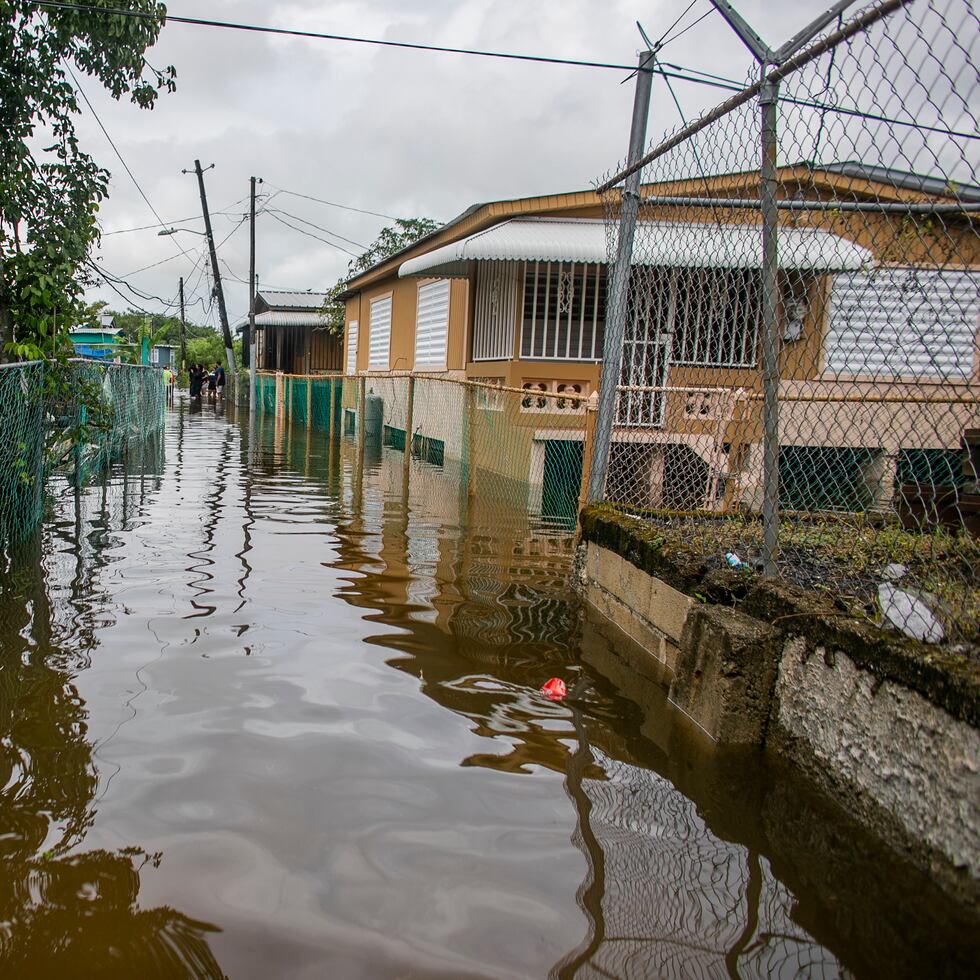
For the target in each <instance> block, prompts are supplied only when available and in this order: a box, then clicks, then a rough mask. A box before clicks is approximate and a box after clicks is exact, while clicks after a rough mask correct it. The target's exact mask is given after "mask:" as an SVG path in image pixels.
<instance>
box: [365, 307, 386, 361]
mask: <svg viewBox="0 0 980 980" xmlns="http://www.w3.org/2000/svg"><path fill="white" fill-rule="evenodd" d="M368 338H369V339H368V367H370V368H372V369H373V370H376V371H387V370H388V357H389V351H390V348H391V297H390V296H379V297H378V298H377V299H373V300H371V313H370V315H369V318H368Z"/></svg>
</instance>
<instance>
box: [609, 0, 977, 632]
mask: <svg viewBox="0 0 980 980" xmlns="http://www.w3.org/2000/svg"><path fill="white" fill-rule="evenodd" d="M978 28H980V21H978V18H977V12H976V10H975V9H974V6H973V5H972V4H971V3H969V2H967V0H945V2H944V0H906V2H901V0H889V2H882V3H876V4H873V5H871V6H870V7H868V8H866V9H865V10H863V11H859V12H858V13H856V14H855V15H853V16H852V17H849V18H848V20H847V21H844V20H843V19H841V20H840V21H839V22H838V24H837V25H832V26H831V28H830V29H829V30H828V31H827V33H826V34H825V35H823V36H822V37H819V38H818V39H817V40H816V41H813V42H812V43H811V44H810V45H809V46H807V47H806V48H805V49H803V50H802V51H801V52H800V53H799V54H797V55H795V56H794V57H792V58H790V59H789V61H787V62H784V63H782V64H780V65H778V66H776V67H772V66H769V67H768V76H766V77H765V78H764V81H763V82H761V83H759V82H757V81H756V82H750V85H749V87H748V88H747V90H746V92H745V93H744V94H742V95H736V96H733V97H732V99H731V100H730V101H729V103H728V105H727V106H726V107H725V109H724V111H713V112H711V113H708V114H706V115H705V116H704V117H702V120H701V121H699V122H698V123H693V124H690V125H685V126H684V127H683V129H681V130H678V131H677V132H675V133H674V134H673V135H672V136H670V137H669V138H667V139H666V140H665V141H664V142H662V143H660V144H658V145H657V146H655V147H654V148H653V149H652V150H650V151H649V152H648V153H646V154H645V155H644V156H643V157H642V158H641V160H640V161H636V162H637V163H641V164H642V165H641V166H639V167H632V168H630V167H623V168H617V173H616V174H615V175H614V176H613V178H612V179H607V180H604V181H603V182H602V183H601V185H600V191H601V192H602V194H603V198H604V202H605V205H606V214H607V231H608V240H609V256H610V262H611V263H613V269H612V271H611V272H610V296H609V300H608V305H609V313H608V316H607V324H606V337H607V346H606V361H605V373H606V374H607V375H608V373H609V372H610V371H611V370H615V366H616V362H617V361H619V358H620V357H621V361H620V368H619V371H618V380H619V385H618V388H617V392H616V397H615V399H613V400H612V402H611V411H610V412H609V413H608V414H607V416H606V417H605V418H604V417H603V412H602V408H601V407H600V418H599V422H598V430H597V431H598V432H599V433H602V431H603V429H604V427H605V429H606V433H607V438H608V440H609V442H608V447H609V448H608V453H607V454H606V455H605V456H604V457H603V458H602V460H599V461H597V464H593V475H594V478H597V479H598V480H599V481H600V482H599V484H598V492H593V493H592V496H593V498H594V499H602V500H605V501H608V502H610V503H613V504H616V505H618V506H619V507H622V508H623V509H626V510H629V511H631V512H633V513H636V514H638V515H643V516H645V517H646V518H647V519H648V520H649V521H652V522H655V523H656V524H659V525H660V526H661V527H662V528H663V534H664V537H665V539H667V540H668V541H669V540H674V539H676V540H677V541H678V542H681V543H683V545H684V546H686V547H688V548H693V549H695V550H697V551H698V552H700V554H701V555H702V556H703V557H704V558H705V559H706V560H707V561H708V562H709V563H717V564H719V565H723V564H726V563H727V564H729V565H732V566H734V567H741V565H742V564H745V565H748V566H749V567H757V568H759V569H765V571H767V572H768V573H770V574H778V575H780V576H782V577H784V578H786V579H788V580H790V581H791V582H794V583H796V584H798V585H801V586H804V587H807V588H816V589H821V590H825V591H826V592H827V593H829V594H830V595H831V596H833V597H834V599H836V600H837V601H838V604H841V605H843V606H844V607H845V608H847V609H856V610H859V611H862V612H864V613H866V614H869V615H872V616H875V617H878V616H880V617H882V618H883V619H884V620H885V621H887V622H889V623H891V624H892V625H894V626H897V627H899V628H901V629H904V630H905V631H906V632H908V633H910V634H912V635H916V636H918V637H919V638H920V639H926V640H931V641H938V640H943V639H945V640H952V641H957V642H958V641H963V640H972V641H976V640H978V639H980V633H978V629H980V627H978V624H980V574H978V573H980V547H978V540H977V535H978V533H980V496H978V487H977V476H978V467H980V413H978V395H980V355H978V315H980V234H978V230H980V186H978V184H977V159H978V155H980V142H978V125H977V116H978V113H980V109H978V106H980V75H978V67H977V65H978V59H977V57H976V55H977V50H976V49H977V45H978V43H980V30H978ZM733 43H737V42H736V41H734V39H733ZM655 67H656V66H655V63H654V77H656V73H655ZM668 84H669V82H668ZM631 169H632V170H633V173H634V176H632V177H631V176H630V174H629V171H630V170H631ZM624 179H625V180H626V181H627V186H626V192H625V194H624V193H623V188H622V183H621V182H622V180H624ZM631 179H632V180H633V181H634V183H633V185H632V186H631V185H630V183H629V181H630V180H631ZM634 189H635V191H636V196H633V197H631V192H632V191H633V190H634ZM624 201H626V202H627V204H629V205H630V206H625V205H624V203H623V202H624ZM633 202H635V206H634V205H633ZM634 216H635V224H634V223H633V221H634ZM630 235H632V236H633V239H632V249H631V253H632V254H631V255H630V254H629V236H630ZM624 244H625V246H626V248H627V254H626V257H625V263H624V261H623V254H622V253H623V246H624ZM617 258H618V260H619V270H622V269H626V268H628V270H629V272H628V274H620V275H619V276H618V277H617V271H618V270H617V268H616V264H615V263H616V260H617ZM617 282H619V284H620V286H619V288H620V289H621V294H620V295H617ZM617 321H618V322H617ZM618 337H621V338H622V340H621V344H620V343H618V340H617V338H618ZM610 338H614V340H613V344H614V349H613V350H612V352H610V344H609V339H610ZM597 441H599V440H597ZM594 486H595V483H594ZM590 489H593V488H590Z"/></svg>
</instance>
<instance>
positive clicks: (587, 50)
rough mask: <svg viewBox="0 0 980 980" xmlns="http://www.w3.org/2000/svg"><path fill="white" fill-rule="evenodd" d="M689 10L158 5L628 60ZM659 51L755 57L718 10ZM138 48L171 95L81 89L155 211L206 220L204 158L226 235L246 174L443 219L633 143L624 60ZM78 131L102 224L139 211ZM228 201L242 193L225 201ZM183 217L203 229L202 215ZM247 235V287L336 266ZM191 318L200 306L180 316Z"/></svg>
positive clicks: (362, 219)
mask: <svg viewBox="0 0 980 980" xmlns="http://www.w3.org/2000/svg"><path fill="white" fill-rule="evenodd" d="M685 6H687V2H686V0H663V2H660V3H649V2H641V0H607V2H603V3H598V2H596V0H560V2H553V3H550V4H537V3H535V4H532V3H528V2H527V0H467V2H465V3H456V2H450V0H373V2H370V3H369V2H366V0H361V2H352V0H348V2H339V3H331V4H324V3H322V2H321V0H289V2H285V0H284V2H259V0H208V2H207V3H200V4H190V3H188V2H187V0H184V2H182V3H176V2H175V3H172V4H171V5H170V12H171V13H172V14H176V15H180V14H184V15H189V16H196V17H210V18H215V19H225V20H235V21H247V22H253V23H259V24H270V25H276V26H283V27H296V28H300V29H307V30H321V31H330V32H336V33H349V34H359V35H366V36H375V37H384V38H390V39H397V40H406V41H419V42H424V43H436V44H447V45H455V46H472V47H478V48H498V49H502V50H508V51H519V52H527V53H533V54H548V55H557V56H562V57H571V58H588V59H600V60H609V61H615V62H622V63H630V62H632V61H633V60H634V58H635V52H636V50H637V48H638V46H639V39H638V35H637V33H636V28H635V26H634V21H636V20H637V19H639V20H641V21H642V22H643V24H644V26H645V27H646V29H647V31H648V32H649V33H650V34H651V35H652V36H654V37H656V36H658V35H659V33H660V32H662V31H663V30H664V29H665V28H666V27H667V26H668V25H669V24H670V22H671V21H673V20H674V18H675V17H676V16H677V15H678V14H679V13H680V12H681V11H682V10H683V9H684V7H685ZM824 6H825V0H805V2H804V0H800V2H796V3H793V4H772V3H764V2H761V0H756V2H751V3H750V2H747V0H743V2H742V3H741V4H739V8H740V10H741V11H742V12H743V14H744V15H745V16H746V17H747V18H748V19H749V21H750V22H751V23H752V24H753V25H754V26H756V27H757V29H758V30H759V31H760V33H761V34H762V35H763V36H764V37H765V38H766V39H767V40H769V41H770V42H771V43H773V44H776V43H778V42H780V41H782V40H784V39H785V38H787V37H789V36H790V35H791V34H792V33H793V32H794V31H795V30H797V29H798V28H799V27H800V26H802V25H803V24H804V23H806V22H807V21H808V20H809V19H810V18H811V17H813V16H815V15H816V13H818V12H820V11H821V10H822V9H823V8H824ZM707 9H708V3H707V0H698V3H697V4H696V5H695V7H694V8H693V9H692V11H691V12H690V14H688V17H687V19H686V21H685V23H686V22H690V20H692V19H693V18H694V17H695V16H698V15H700V14H701V13H703V12H705V11H706V10H707ZM662 57H663V58H664V59H667V60H673V61H677V62H679V63H682V64H685V65H689V66H691V67H694V68H699V69H703V70H706V71H711V72H717V73H719V74H722V75H729V76H731V77H735V78H743V77H745V74H746V71H747V70H748V68H749V66H750V64H751V57H750V56H749V54H748V52H747V51H746V50H745V49H744V48H743V47H742V45H741V44H740V42H739V41H738V40H737V39H736V38H735V37H734V36H733V35H732V33H731V31H730V30H729V28H728V27H727V25H725V24H724V23H723V22H722V21H721V18H720V17H718V16H717V15H716V14H714V15H712V16H710V17H708V18H707V19H706V20H704V21H703V22H702V23H701V24H699V25H698V26H697V27H696V28H694V29H693V30H692V31H690V32H688V33H687V34H685V35H684V36H683V37H682V38H680V39H679V40H678V41H677V42H676V43H675V44H672V45H670V46H668V47H667V48H665V50H664V52H663V55H662ZM149 60H150V61H151V62H152V63H153V64H156V65H165V64H173V65H175V66H176V68H177V76H178V79H177V80H178V91H177V93H175V94H174V95H163V96H161V98H160V99H159V102H158V106H157V108H156V109H154V110H153V111H152V112H140V111H139V110H137V109H136V108H135V107H133V106H131V105H130V104H128V103H125V102H123V103H116V102H114V101H113V100H112V99H111V98H109V97H107V96H106V95H105V94H104V93H102V92H101V91H100V90H98V89H97V87H96V86H95V85H94V84H93V83H91V82H89V83H87V84H86V83H85V82H84V81H83V85H84V86H85V88H86V92H87V94H88V95H89V97H90V98H91V99H92V101H93V104H94V105H95V107H96V111H97V112H98V113H99V115H100V117H101V118H102V120H103V122H104V124H105V125H106V128H107V129H108V130H109V132H110V134H111V135H112V137H113V139H114V140H115V142H116V144H117V146H118V147H119V149H120V150H121V152H122V154H123V155H124V157H125V158H126V161H127V163H128V164H129V166H130V168H131V169H132V170H133V172H134V174H135V175H136V177H137V179H138V180H139V181H140V184H141V185H142V187H143V189H144V190H145V192H146V194H147V196H148V197H149V198H150V200H151V201H152V202H153V205H154V207H155V208H156V209H157V211H158V212H159V213H160V215H161V216H162V218H164V219H165V220H168V221H169V220H171V219H179V218H185V217H189V216H196V215H197V214H198V213H199V202H198V196H197V188H196V182H195V180H194V178H193V177H192V176H184V175H182V174H181V173H180V171H181V169H183V168H188V167H192V166H193V161H194V159H195V157H198V158H200V159H201V161H202V163H203V164H204V165H205V166H207V165H208V164H209V163H214V164H215V169H214V170H212V171H210V172H209V173H208V175H207V185H208V197H209V203H210V205H211V207H212V209H213V210H215V211H224V210H230V211H231V212H232V213H230V214H216V216H215V218H214V225H215V233H216V236H217V237H218V239H219V241H220V240H221V239H222V238H224V237H225V235H227V234H228V233H229V232H231V231H232V230H233V228H234V227H235V225H236V223H237V222H238V221H239V220H240V218H241V216H242V215H243V214H244V213H245V208H246V202H244V201H240V199H241V198H243V197H244V196H245V195H246V194H247V192H248V177H249V176H250V175H251V174H255V175H257V176H261V177H263V178H265V180H266V181H267V183H266V184H265V185H264V188H263V190H264V191H265V192H266V193H269V194H271V193H273V192H274V189H275V188H277V187H278V188H288V189H290V190H296V191H300V192H302V193H305V194H311V195H314V196H316V197H323V198H326V199H329V200H333V201H338V202H341V203H344V204H349V205H352V206H355V207H362V208H367V209H370V210H377V211H382V212H385V213H388V214H395V215H404V216H415V215H426V216H431V217H435V218H439V219H443V220H445V219H448V218H450V217H452V216H453V215H455V214H457V213H458V212H460V211H462V210H463V209H464V208H465V207H467V206H468V205H470V204H472V203H474V202H476V201H485V200H493V199H496V198H503V197H518V196H523V195H527V194H538V193H547V192H550V191H559V190H572V189H576V188H581V187H587V186H589V185H590V184H591V182H592V181H593V180H594V179H595V177H596V176H598V175H599V174H600V173H603V172H604V171H606V170H607V169H608V168H609V167H611V166H612V165H613V164H614V163H615V162H616V161H617V160H618V159H619V158H620V157H621V156H622V155H623V153H624V150H625V146H626V142H627V134H628V127H629V116H630V108H631V102H632V86H631V84H629V83H627V84H625V85H621V84H620V81H621V75H620V74H619V73H617V72H609V71H600V70H594V69H584V68H574V67H557V66H548V65H540V64H523V63H514V62H505V61H493V60H489V59H478V58H464V57H461V56H457V55H445V54H427V53H419V52H410V51H401V50H394V49H380V48H375V47H367V46H364V45H356V44H341V43H333V42H327V41H314V40H300V39H289V38H282V37H272V36H268V35H249V34H244V33H240V32H233V31H224V30H218V29H212V28H203V27H192V26H186V25H180V24H170V25H168V26H167V27H166V28H165V29H164V31H163V33H162V36H161V39H160V41H159V43H158V44H157V45H156V47H155V48H154V49H153V50H152V51H151V52H150V53H149ZM675 88H676V91H677V93H678V95H679V97H680V99H681V103H682V107H683V109H684V111H685V113H687V114H688V115H689V116H690V115H696V114H697V113H698V112H699V111H700V110H702V109H704V108H706V107H708V106H710V105H713V104H714V103H715V102H717V101H719V100H720V99H721V98H722V97H723V94H724V93H720V92H718V91H717V90H712V89H708V88H702V87H699V86H693V85H690V84H686V83H683V82H677V83H675ZM678 121H679V119H678V116H677V112H676V109H675V107H674V105H673V102H672V101H671V99H670V96H669V93H668V92H667V90H666V88H665V86H664V85H663V83H662V82H657V83H656V84H655V89H654V102H653V109H652V112H651V119H650V134H651V136H654V135H657V134H659V133H661V132H663V131H664V130H665V129H671V128H673V127H674V126H676V125H677V123H678ZM79 129H80V133H81V137H82V140H83V145H85V146H86V147H87V148H88V149H89V150H90V151H91V152H93V153H94V154H95V155H96V157H97V159H99V160H100V162H102V163H103V164H104V165H105V166H107V167H108V168H109V169H110V170H111V171H112V175H113V176H112V183H111V197H110V199H109V200H108V201H106V202H105V204H104V206H103V208H102V212H101V215H100V220H101V223H102V226H103V228H104V229H105V230H106V231H112V230H114V229H121V228H129V227H134V226H138V225H145V224H149V223H150V222H152V221H153V220H154V219H153V216H152V214H151V213H150V212H149V210H148V208H147V206H146V204H145V203H144V202H143V201H142V199H141V198H140V197H139V195H138V193H137V192H136V190H135V188H134V187H133V185H132V183H131V181H130V180H129V178H128V177H127V176H126V174H125V172H124V171H123V169H122V167H121V166H120V165H119V163H118V161H117V160H116V159H115V157H114V156H113V154H112V151H111V149H110V148H109V147H108V145H107V144H106V141H105V138H104V137H103V135H102V133H101V132H100V131H99V129H98V127H97V126H96V124H95V122H94V121H93V120H92V119H91V118H89V117H88V116H87V115H84V116H83V117H82V119H81V120H80V122H79ZM235 201H239V203H237V204H235V205H234V207H232V208H229V205H231V204H232V202H235ZM270 206H272V207H280V208H282V209H283V210H286V211H289V212H292V213H293V214H296V215H299V216H301V217H304V218H306V219H307V220H309V221H312V222H315V223H316V224H318V225H321V226H322V227H324V228H328V229H331V230H333V231H335V232H337V233H338V234H341V235H343V236H345V237H347V238H349V239H352V240H354V241H357V242H362V243H365V244H367V243H369V242H371V241H372V240H373V238H374V237H375V235H376V234H377V232H378V231H379V230H380V229H381V227H383V225H384V224H385V222H384V221H383V220H382V219H379V218H374V217H370V216H365V215H359V214H355V213H353V212H349V211H343V210H339V209H335V208H330V207H326V206H322V205H319V204H314V203H312V202H309V201H304V200H301V199H298V198H295V197H287V196H286V195H279V196H277V197H276V198H275V199H274V200H273V201H272V203H271V205H270ZM187 224H188V226H189V227H194V228H198V229H200V228H201V222H200V220H199V219H195V220H193V221H190V222H187ZM310 230H312V229H310ZM314 233H315V234H320V233H319V232H314ZM323 237H327V236H323ZM257 239H258V270H259V276H260V280H261V281H262V282H263V283H266V284H269V285H282V286H289V287H300V288H313V289H317V288H324V287H326V286H328V285H329V284H330V283H332V282H333V281H335V280H336V278H337V277H338V276H339V275H340V274H341V273H342V272H343V271H344V269H345V268H346V265H347V261H348V259H349V256H348V255H346V254H345V253H344V252H343V251H341V250H340V249H338V248H333V247H331V246H329V245H326V244H323V243H322V242H318V241H315V240H313V239H311V238H308V237H306V236H304V235H302V234H300V233H298V232H295V231H292V230H290V229H288V228H285V227H283V226H282V225H281V224H278V223H277V222H275V221H274V220H272V219H271V218H270V216H268V215H263V216H262V217H261V218H260V220H259V222H258V233H257ZM177 240H178V238H177V236H175V237H174V238H160V237H158V236H157V235H156V233H155V231H153V230H147V231H142V232H134V233H131V234H117V235H108V236H106V237H105V238H104V239H103V242H102V246H101V248H100V250H99V259H100V261H101V262H102V264H103V265H104V266H105V267H106V268H107V269H109V270H110V271H111V272H113V273H115V274H117V275H125V274H128V273H131V272H133V270H136V269H139V268H141V267H143V266H147V265H150V264H151V263H155V262H160V261H162V260H164V259H167V258H168V256H176V255H177V254H178V253H177V246H176V244H175V242H176V241H177ZM179 241H180V244H181V245H182V246H183V248H184V249H186V250H187V252H189V253H191V255H192V256H194V257H195V258H196V257H197V256H198V255H199V254H200V252H201V248H202V245H203V239H202V238H200V237H197V236H194V235H191V234H183V235H180V236H179ZM340 244H342V245H345V247H350V246H347V245H346V243H340ZM353 250H354V251H356V249H353ZM220 254H221V258H222V260H223V261H224V262H225V263H227V269H230V270H231V273H232V274H233V275H234V276H235V277H238V278H240V279H246V278H247V275H248V235H247V229H246V228H244V227H242V228H239V229H238V231H237V232H235V234H234V235H233V236H232V237H231V238H230V239H229V240H228V241H227V242H226V243H225V244H224V245H223V246H222V247H221V249H220ZM227 269H225V271H227ZM180 275H185V276H187V277H188V279H189V282H190V283H193V282H194V281H195V280H197V279H198V278H199V275H198V273H197V272H195V273H193V274H192V273H191V263H190V262H189V261H188V260H187V259H186V258H185V257H183V256H180V257H174V258H173V259H172V261H168V262H165V263H163V264H161V265H159V266H156V267H155V268H151V269H147V270H145V271H142V272H139V273H135V274H133V275H132V277H131V280H132V282H133V283H134V284H136V285H138V286H139V287H140V288H141V289H143V290H144V291H146V292H148V293H153V294H156V295H159V296H162V297H164V298H166V299H169V298H170V297H172V296H174V294H175V293H176V289H177V277H178V276H180ZM205 283H206V280H203V279H202V280H201V286H200V288H199V289H198V290H197V293H198V295H200V296H203V295H204V294H205V293H206V291H207V290H206V285H205ZM226 294H227V298H228V308H229V313H230V315H231V316H233V317H236V316H241V315H243V314H244V312H245V310H246V307H247V287H246V286H245V285H244V284H243V283H241V282H236V281H234V279H229V281H228V282H227V283H226ZM90 298H93V299H94V298H102V299H106V300H109V302H110V303H111V304H112V305H114V306H119V305H120V301H119V299H118V297H116V296H115V295H114V294H113V293H111V292H110V291H108V290H107V289H106V288H105V287H99V288H96V289H93V290H92V291H91V293H90ZM145 305H146V306H147V308H150V309H156V308H159V304H153V303H147V304H145ZM201 313H202V309H201V306H200V305H198V306H197V308H196V310H195V311H193V312H192V315H194V316H200V314H201ZM215 320H216V315H215V314H212V322H214V321H215Z"/></svg>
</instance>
